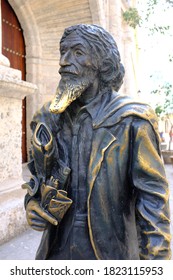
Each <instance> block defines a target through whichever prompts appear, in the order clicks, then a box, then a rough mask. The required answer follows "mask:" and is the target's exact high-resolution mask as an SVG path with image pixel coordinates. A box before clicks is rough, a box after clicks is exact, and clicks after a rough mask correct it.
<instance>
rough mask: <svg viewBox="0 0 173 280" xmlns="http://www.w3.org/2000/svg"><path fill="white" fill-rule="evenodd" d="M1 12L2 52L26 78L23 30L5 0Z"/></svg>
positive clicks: (23, 146)
mask: <svg viewBox="0 0 173 280" xmlns="http://www.w3.org/2000/svg"><path fill="white" fill-rule="evenodd" d="M1 13H2V54H3V55H5V56H6V57H7V58H8V59H9V61H10V66H11V68H14V69H18V70H20V71H21V72H22V80H25V79H26V63H25V42H24V37H23V31H22V28H21V26H20V23H19V21H18V19H17V17H16V14H15V13H14V11H13V9H12V7H11V6H10V4H9V3H8V1H7V0H1ZM21 106H22V139H21V142H22V162H26V161H27V151H26V98H25V99H24V100H23V101H22V104H21Z"/></svg>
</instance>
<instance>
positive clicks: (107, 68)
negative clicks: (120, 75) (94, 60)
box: [100, 61, 116, 83]
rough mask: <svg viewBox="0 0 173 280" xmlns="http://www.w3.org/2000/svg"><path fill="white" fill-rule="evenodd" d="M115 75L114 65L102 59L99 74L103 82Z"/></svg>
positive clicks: (110, 79) (108, 80)
mask: <svg viewBox="0 0 173 280" xmlns="http://www.w3.org/2000/svg"><path fill="white" fill-rule="evenodd" d="M115 75H116V65H113V64H112V63H110V62H109V61H103V65H102V67H101V71H100V76H101V79H102V81H103V82H105V83H109V82H110V81H112V80H113V79H114V77H115Z"/></svg>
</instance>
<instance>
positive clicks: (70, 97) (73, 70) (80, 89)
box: [50, 32, 99, 113]
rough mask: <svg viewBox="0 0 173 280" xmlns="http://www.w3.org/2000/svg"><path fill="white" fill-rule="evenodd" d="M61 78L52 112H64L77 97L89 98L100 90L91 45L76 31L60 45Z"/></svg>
mask: <svg viewBox="0 0 173 280" xmlns="http://www.w3.org/2000/svg"><path fill="white" fill-rule="evenodd" d="M60 54H61V57H60V70H59V73H60V75H61V80H60V83H59V85H58V88H57V92H56V96H55V98H54V99H53V101H52V103H51V105H50V111H51V112H52V113H62V112H63V111H64V110H65V109H66V108H67V107H68V106H69V105H70V104H71V102H73V101H74V100H75V99H77V98H81V100H82V101H84V99H89V98H90V97H93V96H94V95H95V94H96V93H97V91H98V85H99V78H98V70H97V69H96V67H94V65H93V63H92V52H91V47H90V45H89V44H88V43H87V41H86V40H84V39H82V38H81V37H80V36H79V35H78V34H76V33H75V32H73V33H71V34H70V35H68V36H67V37H66V38H65V40H64V41H63V42H62V43H61V46H60Z"/></svg>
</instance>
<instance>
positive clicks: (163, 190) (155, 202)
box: [131, 119, 171, 260]
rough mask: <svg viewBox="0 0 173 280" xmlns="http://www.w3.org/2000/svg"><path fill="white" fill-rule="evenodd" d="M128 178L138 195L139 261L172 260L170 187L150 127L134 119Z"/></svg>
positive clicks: (157, 145) (145, 122) (155, 137)
mask: <svg viewBox="0 0 173 280" xmlns="http://www.w3.org/2000/svg"><path fill="white" fill-rule="evenodd" d="M131 132H132V133H131V139H132V141H131V155H132V161H131V176H132V183H133V186H134V187H135V191H136V193H137V200H136V222H137V228H138V236H139V244H140V245H139V246H140V258H141V259H145V260H152V259H155V260H164V259H170V258H171V253H170V252H171V251H170V239H171V236H170V212H169V187H168V182H167V180H166V176H165V170H164V165H163V162H162V158H161V156H160V152H159V143H158V139H157V136H156V133H155V131H154V129H153V127H152V125H151V124H150V123H149V122H148V121H145V120H140V119H138V120H137V119H136V120H134V121H133V124H132V131H131Z"/></svg>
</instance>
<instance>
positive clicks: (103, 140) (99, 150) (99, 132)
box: [88, 128, 116, 193]
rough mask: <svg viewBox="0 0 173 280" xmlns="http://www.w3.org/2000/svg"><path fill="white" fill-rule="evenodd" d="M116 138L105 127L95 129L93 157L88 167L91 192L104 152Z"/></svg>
mask: <svg viewBox="0 0 173 280" xmlns="http://www.w3.org/2000/svg"><path fill="white" fill-rule="evenodd" d="M115 140H116V138H115V137H114V136H113V135H112V134H111V133H110V132H109V130H107V129H105V128H99V129H96V130H94V134H93V141H92V150H91V157H90V163H89V169H88V172H89V173H88V184H89V193H90V192H91V191H92V188H93V185H94V182H95V179H96V177H97V174H98V172H99V170H100V166H101V163H102V161H103V158H104V153H105V151H106V150H107V148H108V147H109V146H110V145H111V144H112V143H113V142H114V141H115Z"/></svg>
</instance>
